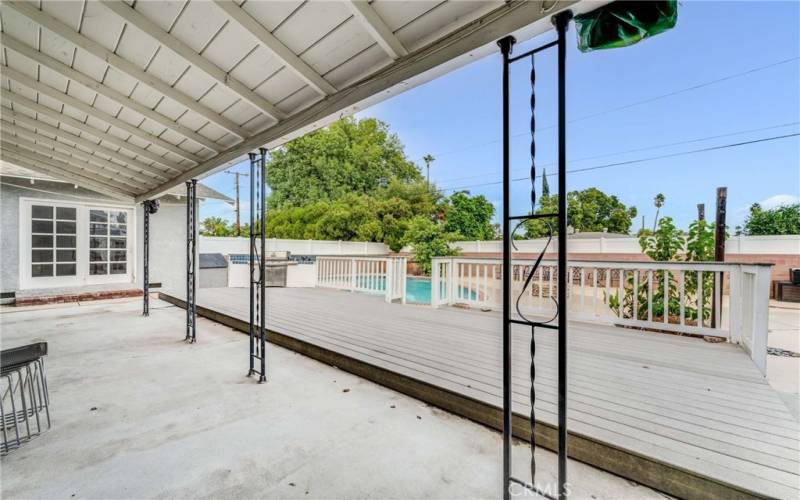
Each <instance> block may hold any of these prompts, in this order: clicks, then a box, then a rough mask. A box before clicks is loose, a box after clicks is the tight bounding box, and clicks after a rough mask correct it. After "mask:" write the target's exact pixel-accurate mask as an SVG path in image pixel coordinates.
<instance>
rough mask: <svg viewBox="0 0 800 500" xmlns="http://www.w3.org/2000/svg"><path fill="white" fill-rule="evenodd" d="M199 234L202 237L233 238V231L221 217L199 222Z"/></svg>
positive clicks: (208, 218) (207, 218)
mask: <svg viewBox="0 0 800 500" xmlns="http://www.w3.org/2000/svg"><path fill="white" fill-rule="evenodd" d="M200 234H202V235H203V236H233V235H234V229H233V227H231V225H230V224H228V221H226V220H225V219H223V218H222V217H206V218H205V219H203V220H202V222H200Z"/></svg>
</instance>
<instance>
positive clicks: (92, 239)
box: [89, 210, 128, 276]
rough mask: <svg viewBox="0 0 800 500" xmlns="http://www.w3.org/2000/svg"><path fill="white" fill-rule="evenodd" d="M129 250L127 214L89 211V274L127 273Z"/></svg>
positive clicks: (109, 211)
mask: <svg viewBox="0 0 800 500" xmlns="http://www.w3.org/2000/svg"><path fill="white" fill-rule="evenodd" d="M127 248H128V214H127V212H125V211H121V210H89V274H90V275H94V276H96V275H107V274H125V273H127V272H128V262H127V260H128V252H127Z"/></svg>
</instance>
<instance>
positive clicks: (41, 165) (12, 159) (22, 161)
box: [0, 145, 133, 202]
mask: <svg viewBox="0 0 800 500" xmlns="http://www.w3.org/2000/svg"><path fill="white" fill-rule="evenodd" d="M0 159H2V160H5V161H8V162H9V163H13V164H15V165H18V166H20V167H23V168H27V169H28V170H31V171H33V172H37V173H40V174H45V175H49V176H53V177H55V178H57V179H58V178H61V179H64V180H68V181H70V182H73V183H75V184H76V185H78V186H81V187H84V188H86V189H90V190H92V191H96V192H98V193H102V194H105V195H107V196H110V197H111V198H114V199H117V200H120V201H127V202H132V201H133V196H132V193H131V192H129V191H127V190H124V189H120V188H118V187H115V186H112V185H111V184H105V183H103V182H101V181H99V180H97V179H96V178H91V177H86V175H85V174H82V173H80V171H77V170H73V169H72V168H71V167H70V166H69V165H66V164H62V165H57V164H56V162H57V161H58V160H52V159H50V158H46V157H44V156H39V155H38V154H37V153H32V152H31V153H29V155H25V154H21V153H18V152H14V151H12V150H11V149H10V145H4V146H3V148H2V149H0ZM48 160H49V161H48Z"/></svg>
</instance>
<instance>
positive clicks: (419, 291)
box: [406, 278, 478, 304]
mask: <svg viewBox="0 0 800 500" xmlns="http://www.w3.org/2000/svg"><path fill="white" fill-rule="evenodd" d="M443 285H444V284H443ZM459 288H460V290H459V293H458V295H456V296H457V297H466V296H467V288H466V287H459ZM443 292H444V290H443ZM469 296H470V299H471V300H477V298H478V293H477V292H476V291H474V290H473V291H471V292H470V293H469ZM406 302H412V303H414V304H430V303H431V280H430V279H427V278H406Z"/></svg>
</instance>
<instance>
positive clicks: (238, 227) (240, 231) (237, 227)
mask: <svg viewBox="0 0 800 500" xmlns="http://www.w3.org/2000/svg"><path fill="white" fill-rule="evenodd" d="M225 173H226V174H231V175H235V176H236V180H235V182H236V237H237V238H238V237H239V236H241V235H242V226H241V225H240V224H239V177H247V176H248V175H249V174H243V173H241V172H231V171H230V170H226V171H225ZM250 230H251V231H252V228H250Z"/></svg>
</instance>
